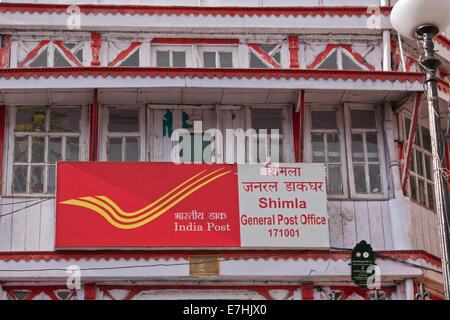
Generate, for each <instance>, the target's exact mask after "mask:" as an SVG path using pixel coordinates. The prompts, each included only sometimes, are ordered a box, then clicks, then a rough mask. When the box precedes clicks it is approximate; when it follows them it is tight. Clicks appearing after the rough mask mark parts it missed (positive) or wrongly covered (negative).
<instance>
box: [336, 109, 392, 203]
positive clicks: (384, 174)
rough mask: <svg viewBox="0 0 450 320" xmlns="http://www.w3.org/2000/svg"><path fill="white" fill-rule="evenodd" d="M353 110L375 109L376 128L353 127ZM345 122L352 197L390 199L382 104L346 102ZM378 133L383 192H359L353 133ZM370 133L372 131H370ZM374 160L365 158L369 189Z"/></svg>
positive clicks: (365, 151) (365, 152)
mask: <svg viewBox="0 0 450 320" xmlns="http://www.w3.org/2000/svg"><path fill="white" fill-rule="evenodd" d="M351 110H373V111H375V125H376V128H375V129H352V128H351V119H350V116H351ZM344 122H345V136H346V145H347V150H346V151H347V153H346V155H347V168H348V177H349V184H350V197H351V198H352V199H367V200H387V199H388V180H387V171H386V154H385V150H384V135H383V126H382V113H381V107H380V105H373V104H372V105H370V104H357V103H344ZM375 130H376V133H377V139H378V140H377V141H378V143H377V145H378V152H379V164H380V175H381V184H382V186H381V193H379V194H374V193H369V192H368V193H357V192H356V185H355V177H354V171H353V160H352V144H351V141H352V140H351V135H352V133H355V132H356V133H359V132H361V133H367V132H369V131H373V132H375ZM369 133H370V132H369ZM365 148H366V145H364V154H365V158H367V157H366V156H367V150H365ZM371 162H372V161H367V160H366V159H365V160H364V169H365V176H366V187H368V188H367V191H369V190H370V181H369V179H368V178H369V175H368V164H370V163H371Z"/></svg>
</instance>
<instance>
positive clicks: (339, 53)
mask: <svg viewBox="0 0 450 320" xmlns="http://www.w3.org/2000/svg"><path fill="white" fill-rule="evenodd" d="M334 52H336V60H337V61H336V64H337V67H338V68H337V70H347V69H344V67H343V65H342V55H345V56H346V57H347V58H349V59H350V60H351V61H352V62H353V63H354V64H356V65H357V66H358V67H360V68H361V71H370V70H369V68H367V67H366V66H365V65H363V64H361V63H360V62H359V61H358V60H356V59H355V57H353V56H352V55H351V54H350V53H347V50H345V49H343V48H342V47H340V46H339V45H338V46H337V47H336V48H334V49H333V50H331V51H330V52H329V53H328V55H327V56H326V57H325V59H323V61H322V62H320V63H319V64H318V65H317V66H315V67H314V69H319V68H320V66H321V65H322V64H323V63H324V62H325V61H326V60H327V59H328V58H329V57H330V56H331V55H332V54H333V53H334Z"/></svg>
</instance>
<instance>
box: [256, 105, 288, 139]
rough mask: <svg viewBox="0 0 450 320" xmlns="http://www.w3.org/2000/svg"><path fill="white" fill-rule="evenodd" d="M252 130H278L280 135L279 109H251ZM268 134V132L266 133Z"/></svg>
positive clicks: (280, 116) (280, 120)
mask: <svg viewBox="0 0 450 320" xmlns="http://www.w3.org/2000/svg"><path fill="white" fill-rule="evenodd" d="M252 128H253V129H255V130H257V131H258V130H259V129H278V130H279V133H280V134H281V133H282V130H281V129H282V115H281V109H252ZM267 133H270V130H268V131H267Z"/></svg>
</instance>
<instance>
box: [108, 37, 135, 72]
mask: <svg viewBox="0 0 450 320" xmlns="http://www.w3.org/2000/svg"><path fill="white" fill-rule="evenodd" d="M141 44H142V42H132V43H131V44H130V46H129V47H128V48H127V49H125V50H123V51H122V52H120V53H119V54H118V55H117V57H116V58H115V59H114V60H113V61H111V62H110V63H108V67H114V66H116V65H117V64H118V63H119V62H122V61H123V60H124V59H126V58H127V57H128V55H129V54H130V53H131V52H132V51H133V50H134V49H135V48H136V47H138V46H140V45H141Z"/></svg>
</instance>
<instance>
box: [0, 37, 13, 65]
mask: <svg viewBox="0 0 450 320" xmlns="http://www.w3.org/2000/svg"><path fill="white" fill-rule="evenodd" d="M5 42H6V46H5V47H3V48H0V68H2V69H3V68H7V67H8V65H9V50H10V49H11V35H9V34H7V35H5Z"/></svg>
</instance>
